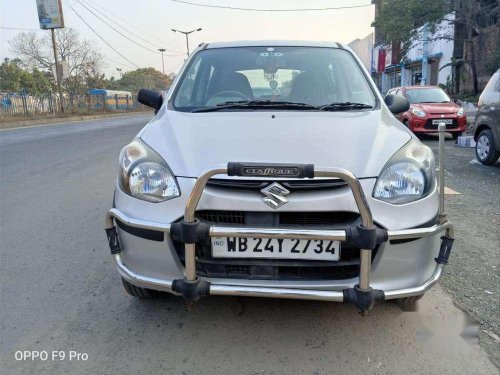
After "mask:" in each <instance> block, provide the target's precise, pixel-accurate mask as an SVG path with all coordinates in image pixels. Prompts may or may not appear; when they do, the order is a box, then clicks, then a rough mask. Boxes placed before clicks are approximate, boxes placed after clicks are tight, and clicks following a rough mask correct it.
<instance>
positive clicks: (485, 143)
mask: <svg viewBox="0 0 500 375" xmlns="http://www.w3.org/2000/svg"><path fill="white" fill-rule="evenodd" d="M499 156H500V153H498V152H496V145H495V140H494V139H493V133H492V132H491V130H490V129H484V130H482V131H481V133H479V135H478V136H477V142H476V157H477V160H479V161H480V162H481V163H483V164H485V165H493V164H495V163H496V162H497V160H498V157H499Z"/></svg>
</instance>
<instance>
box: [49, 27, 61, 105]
mask: <svg viewBox="0 0 500 375" xmlns="http://www.w3.org/2000/svg"><path fill="white" fill-rule="evenodd" d="M50 33H51V34H52V48H53V49H54V61H55V62H56V78H57V79H56V82H57V91H59V105H60V107H61V112H62V113H64V97H63V91H62V85H61V80H62V72H61V67H60V66H59V57H58V56H57V42H56V32H55V31H54V29H50Z"/></svg>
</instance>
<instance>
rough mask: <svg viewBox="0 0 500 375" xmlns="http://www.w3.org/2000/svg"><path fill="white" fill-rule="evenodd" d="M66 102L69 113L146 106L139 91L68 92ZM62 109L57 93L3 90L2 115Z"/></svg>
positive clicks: (44, 113) (110, 110)
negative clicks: (142, 102)
mask: <svg viewBox="0 0 500 375" xmlns="http://www.w3.org/2000/svg"><path fill="white" fill-rule="evenodd" d="M63 104H64V112H65V113H69V114H87V113H90V114H92V113H102V112H116V111H136V110H141V109H145V108H146V107H145V106H143V105H142V104H140V103H139V102H138V101H137V96H136V95H132V96H127V95H110V96H106V95H90V94H79V95H69V94H66V95H64V98H63ZM60 112H61V108H60V104H59V96H58V95H56V94H54V93H46V94H38V95H30V94H25V93H0V118H11V117H27V116H28V117H31V116H39V115H42V116H43V115H57V114H60Z"/></svg>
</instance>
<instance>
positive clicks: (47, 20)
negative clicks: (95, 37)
mask: <svg viewBox="0 0 500 375" xmlns="http://www.w3.org/2000/svg"><path fill="white" fill-rule="evenodd" d="M36 6H37V11H38V22H39V23H40V29H42V30H49V29H50V32H51V34H52V49H53V50H54V61H55V64H56V82H57V90H58V91H59V104H60V106H61V112H64V97H63V91H62V85H61V80H62V78H63V72H62V66H60V65H59V58H58V56H57V42H56V33H55V31H54V29H62V28H64V17H63V10H62V5H61V0H53V1H50V2H48V1H41V0H37V2H36Z"/></svg>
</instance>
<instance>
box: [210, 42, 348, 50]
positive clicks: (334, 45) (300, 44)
mask: <svg viewBox="0 0 500 375" xmlns="http://www.w3.org/2000/svg"><path fill="white" fill-rule="evenodd" d="M228 47H329V48H342V45H341V44H340V43H336V42H321V41H306V40H241V41H232V42H214V43H206V44H205V45H204V47H203V48H207V49H211V48H228Z"/></svg>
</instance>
